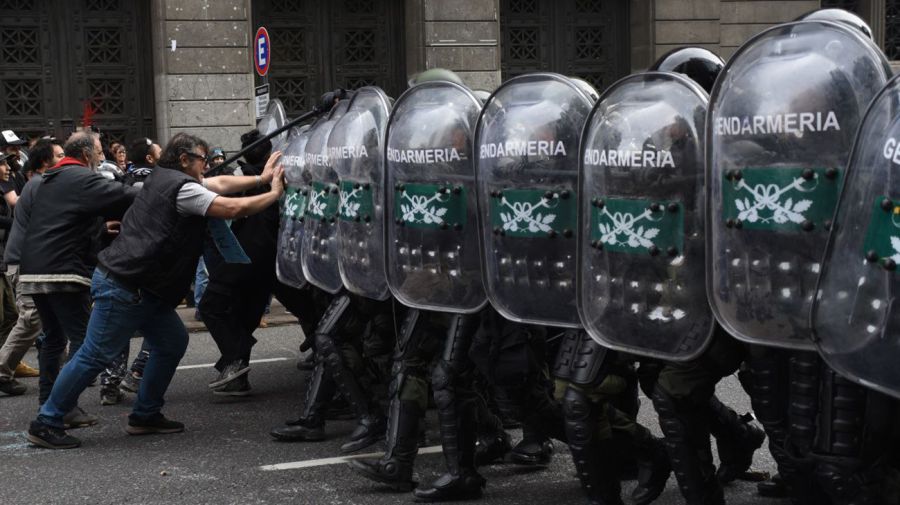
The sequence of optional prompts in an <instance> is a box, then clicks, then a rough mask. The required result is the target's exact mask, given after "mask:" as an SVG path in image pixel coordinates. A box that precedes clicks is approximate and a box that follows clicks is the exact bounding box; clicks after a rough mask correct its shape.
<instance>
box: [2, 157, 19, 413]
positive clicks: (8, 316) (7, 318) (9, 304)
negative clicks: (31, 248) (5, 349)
mask: <svg viewBox="0 0 900 505" xmlns="http://www.w3.org/2000/svg"><path fill="white" fill-rule="evenodd" d="M7 158H9V155H8V154H0V182H7V181H9V165H8V164H7V162H6V160H7ZM10 228H12V208H11V206H10V205H9V204H8V203H6V201H5V200H4V201H0V249H2V248H3V247H5V246H6V239H7V237H8V236H9V230H10ZM16 319H18V314H17V313H16V305H15V296H14V295H13V291H12V286H10V284H9V282H8V281H7V280H6V277H5V276H0V345H2V344H4V343H5V342H6V337H7V335H9V332H10V330H11V329H12V327H13V325H15V324H16ZM0 391H2V392H4V393H6V394H11V395H15V394H21V393H20V391H21V387H17V386H16V385H15V384H13V383H12V382H11V381H9V380H6V381H2V382H0Z"/></svg>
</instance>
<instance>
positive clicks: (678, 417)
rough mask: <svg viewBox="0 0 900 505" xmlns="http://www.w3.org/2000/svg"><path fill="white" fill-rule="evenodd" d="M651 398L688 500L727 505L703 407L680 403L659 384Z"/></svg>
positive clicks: (689, 503) (700, 504) (689, 504)
mask: <svg viewBox="0 0 900 505" xmlns="http://www.w3.org/2000/svg"><path fill="white" fill-rule="evenodd" d="M652 399H653V405H654V407H656V412H657V414H659V425H660V428H662V431H663V434H664V435H665V437H666V438H665V444H666V450H667V451H668V453H669V460H670V462H671V464H672V469H673V470H674V471H675V477H676V478H677V479H678V487H679V488H680V489H681V495H682V496H683V497H684V500H685V503H686V504H687V505H724V504H725V494H724V492H723V491H722V485H721V484H720V483H719V480H718V479H717V478H716V467H715V465H713V459H712V448H711V447H710V440H709V435H710V433H709V424H708V423H707V421H708V416H707V413H706V412H705V409H704V407H697V408H694V406H692V405H690V404H688V405H679V404H678V402H677V401H676V400H675V399H674V398H672V397H671V396H669V395H668V393H666V392H665V391H663V389H662V387H660V386H659V384H657V385H656V388H654V390H653V398H652ZM679 407H682V408H679Z"/></svg>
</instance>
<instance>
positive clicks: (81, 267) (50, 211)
mask: <svg viewBox="0 0 900 505" xmlns="http://www.w3.org/2000/svg"><path fill="white" fill-rule="evenodd" d="M64 151H65V155H66V156H65V157H64V158H63V159H62V160H60V161H59V163H57V164H56V165H55V166H53V167H52V168H50V169H49V170H47V171H46V172H45V173H44V175H43V176H42V177H41V178H40V180H39V181H38V182H37V183H38V184H39V185H40V187H39V188H36V189H35V193H34V197H33V200H32V202H31V207H30V210H29V211H28V212H29V214H30V217H29V219H28V224H27V228H26V229H25V234H24V239H23V242H22V253H21V258H20V260H21V261H20V270H19V274H20V277H19V281H20V289H21V292H22V294H25V295H30V296H31V297H32V298H33V299H34V305H35V307H36V308H37V310H38V314H39V315H40V319H41V325H42V326H43V329H44V336H45V338H44V340H43V344H42V345H41V347H40V350H39V353H38V361H39V363H40V369H41V377H40V381H39V395H38V401H39V402H40V403H41V404H43V403H44V402H45V401H46V400H47V398H48V397H49V396H50V391H51V389H52V388H53V384H54V382H55V381H56V376H57V375H58V374H59V369H60V365H61V363H62V357H63V354H64V352H65V350H66V345H68V347H69V354H68V355H69V356H70V357H71V356H72V355H74V354H75V353H76V352H77V351H78V349H79V347H81V344H82V342H83V341H84V334H85V329H86V326H87V321H88V316H89V314H90V308H91V297H90V293H89V288H90V276H91V272H92V271H93V269H94V265H95V264H96V257H95V251H96V249H97V242H98V241H100V240H101V239H102V236H103V234H104V231H108V230H109V229H110V226H109V225H107V226H104V223H103V221H104V220H106V221H109V220H118V219H120V218H121V217H122V215H123V214H124V213H125V211H126V210H127V209H128V206H129V205H130V204H131V201H132V200H133V199H134V195H135V193H136V192H137V191H136V190H135V189H133V188H128V187H126V186H124V185H122V184H120V183H118V182H114V181H110V180H108V179H106V178H104V177H103V176H101V175H98V174H97V173H95V172H94V170H96V168H97V167H98V166H99V164H100V162H101V160H102V157H103V151H102V150H101V147H100V139H99V137H98V135H97V134H96V133H92V132H78V133H75V134H73V135H72V136H71V137H70V138H69V140H68V141H67V142H66V144H65V146H64ZM92 380H93V377H92ZM64 414H65V415H66V416H67V417H66V419H65V420H64V421H63V422H64V423H65V424H66V425H69V426H76V427H77V426H85V425H91V424H94V423H96V418H94V417H93V416H89V415H87V414H85V413H84V411H83V410H81V409H80V408H79V407H77V406H75V405H71V406H70V408H69V410H67V411H66V412H65V413H64Z"/></svg>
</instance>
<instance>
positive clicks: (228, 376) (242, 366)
mask: <svg viewBox="0 0 900 505" xmlns="http://www.w3.org/2000/svg"><path fill="white" fill-rule="evenodd" d="M249 371H250V365H248V364H247V363H244V361H243V360H240V359H239V360H235V361H232V362H231V363H229V364H227V365H225V368H223V369H222V371H221V372H220V373H219V376H218V377H217V378H216V380H214V381H212V382H210V383H209V389H217V388H220V387H222V386H224V385H225V384H228V383H229V382H231V381H233V380H235V379H237V378H238V377H240V376H241V375H244V374H246V373H247V372H249Z"/></svg>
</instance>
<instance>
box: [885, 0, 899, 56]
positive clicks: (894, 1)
mask: <svg viewBox="0 0 900 505" xmlns="http://www.w3.org/2000/svg"><path fill="white" fill-rule="evenodd" d="M884 17H885V19H884V53H885V54H886V55H887V57H888V59H889V60H900V0H886V1H885V2H884Z"/></svg>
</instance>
